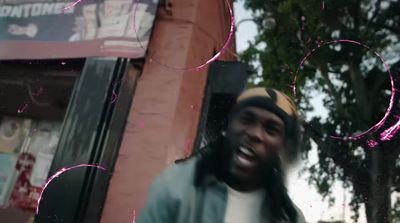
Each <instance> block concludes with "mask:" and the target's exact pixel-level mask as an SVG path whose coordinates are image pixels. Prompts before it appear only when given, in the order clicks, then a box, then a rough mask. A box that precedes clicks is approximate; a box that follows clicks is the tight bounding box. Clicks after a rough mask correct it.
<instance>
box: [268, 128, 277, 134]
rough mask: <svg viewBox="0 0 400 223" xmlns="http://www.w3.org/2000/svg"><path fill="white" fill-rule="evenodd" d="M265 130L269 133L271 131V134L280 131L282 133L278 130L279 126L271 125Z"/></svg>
mask: <svg viewBox="0 0 400 223" xmlns="http://www.w3.org/2000/svg"><path fill="white" fill-rule="evenodd" d="M265 131H266V132H268V133H270V134H279V133H280V132H279V130H278V129H277V128H271V127H269V128H268V127H267V128H265Z"/></svg>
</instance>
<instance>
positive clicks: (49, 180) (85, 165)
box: [36, 164, 107, 214]
mask: <svg viewBox="0 0 400 223" xmlns="http://www.w3.org/2000/svg"><path fill="white" fill-rule="evenodd" d="M79 167H96V168H98V169H101V170H103V171H107V169H106V168H104V167H102V166H99V165H95V164H80V165H76V166H72V167H63V168H62V169H61V170H59V171H57V172H56V173H55V174H53V175H52V176H51V177H49V179H48V180H47V181H46V183H45V184H44V186H43V188H42V191H41V192H40V196H39V199H38V202H37V206H36V214H39V206H40V201H41V200H42V196H43V192H44V191H45V190H46V188H47V186H48V185H49V184H50V183H51V181H53V180H54V179H55V178H57V177H59V176H60V175H61V174H63V173H64V172H67V171H69V170H72V169H75V168H79Z"/></svg>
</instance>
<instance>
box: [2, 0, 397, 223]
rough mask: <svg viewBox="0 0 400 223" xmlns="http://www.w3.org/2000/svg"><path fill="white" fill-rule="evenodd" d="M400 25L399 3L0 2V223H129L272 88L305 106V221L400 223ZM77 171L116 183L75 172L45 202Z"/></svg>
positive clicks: (295, 180)
mask: <svg viewBox="0 0 400 223" xmlns="http://www.w3.org/2000/svg"><path fill="white" fill-rule="evenodd" d="M399 11H400V2H399V1H394V0H357V1H342V0H335V1H322V0H317V1H316V0H313V1H311V0H280V1H276V0H237V1H231V0H227V1H225V0H160V1H158V0H139V1H133V0H101V1H100V0H99V1H97V0H83V1H79V2H77V3H76V4H75V3H74V1H68V0H65V1H61V0H60V1H53V0H40V1H39V0H12V1H11V0H10V1H9V0H0V24H1V26H2V27H5V28H4V29H2V30H0V102H1V103H0V219H2V220H1V221H2V222H3V221H4V222H7V223H8V222H10V223H14V222H15V223H32V222H37V223H42V222H46V223H47V222H64V223H69V222H71V223H75V222H101V223H109V222H134V220H135V218H136V216H137V215H138V214H139V213H140V210H141V209H142V208H143V205H144V203H145V201H146V200H147V192H148V187H149V185H150V183H151V182H152V180H153V179H154V177H156V176H157V175H158V174H159V173H160V172H161V171H162V170H163V169H165V168H166V167H167V166H169V165H171V164H172V163H173V162H174V160H176V159H178V158H182V157H185V156H188V155H190V154H191V153H192V152H193V151H195V150H197V149H199V148H201V147H202V146H204V145H206V144H207V143H209V142H211V141H212V140H213V139H215V137H216V136H217V135H218V134H220V132H221V131H222V130H224V129H225V128H226V124H227V115H226V114H227V113H228V112H229V110H230V108H231V107H232V105H233V104H234V99H235V97H236V96H237V95H238V94H239V93H240V92H241V91H243V90H244V89H246V88H249V87H254V86H262V87H273V88H276V89H279V90H281V91H283V92H285V93H287V94H288V95H289V96H291V97H292V98H293V99H294V100H295V101H296V104H297V106H298V110H299V113H300V116H301V122H302V126H303V129H302V131H303V142H302V145H301V150H302V153H301V159H300V160H299V162H298V163H297V164H296V165H295V166H293V167H291V169H289V171H288V176H287V177H288V179H287V187H288V190H289V194H290V196H291V197H292V198H293V200H294V202H295V204H296V205H297V206H298V207H299V208H300V209H301V210H302V211H303V213H304V215H305V218H306V220H307V222H309V223H345V222H346V223H353V222H360V223H395V222H400V194H399V193H398V192H400V187H399V186H400V182H399V181H400V160H399V153H400V148H399V130H400V114H399V93H398V89H400V88H399V87H400V85H399V71H400V57H399V55H400V43H399V41H398V38H399V35H400V14H399V13H398V12H399ZM233 18H234V21H233V20H232V19H233ZM233 25H234V26H233ZM79 164H96V165H101V166H103V167H105V168H106V169H107V170H106V171H102V170H100V169H99V168H96V167H92V168H91V167H78V168H74V169H72V170H69V171H66V172H64V173H62V175H60V176H59V177H57V178H55V179H54V180H53V181H52V182H51V183H50V184H49V185H48V187H46V188H45V190H44V186H45V183H46V180H47V179H48V178H49V177H50V176H52V175H54V174H55V173H57V171H59V170H61V169H62V168H65V167H74V166H76V165H79ZM40 195H42V200H41V202H40V204H38V201H39V197H40ZM37 208H38V209H37ZM36 211H38V213H36ZM3 219H4V220H3Z"/></svg>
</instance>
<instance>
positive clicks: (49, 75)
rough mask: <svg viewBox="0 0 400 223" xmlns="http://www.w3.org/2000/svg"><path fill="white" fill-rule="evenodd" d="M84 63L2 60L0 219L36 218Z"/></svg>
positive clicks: (20, 219) (0, 94)
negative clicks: (40, 198) (39, 198)
mask: <svg viewBox="0 0 400 223" xmlns="http://www.w3.org/2000/svg"><path fill="white" fill-rule="evenodd" d="M84 63H85V60H83V59H75V60H35V61H0V102H1V103H0V219H1V222H20V223H28V222H29V223H30V222H33V219H34V214H35V209H36V204H37V200H38V197H39V194H40V191H41V188H42V187H43V185H44V183H45V181H46V179H47V178H48V174H49V169H50V166H51V164H52V161H53V158H54V154H55V153H56V149H57V146H58V141H59V136H60V131H61V127H62V123H63V119H64V116H65V113H66V110H67V107H68V104H69V101H70V97H71V94H72V91H73V89H74V85H75V83H76V81H77V79H78V77H79V75H80V73H81V72H82V68H83V65H84Z"/></svg>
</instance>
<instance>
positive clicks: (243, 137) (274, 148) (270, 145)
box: [226, 107, 285, 183]
mask: <svg viewBox="0 0 400 223" xmlns="http://www.w3.org/2000/svg"><path fill="white" fill-rule="evenodd" d="M227 134H228V135H227V137H228V141H229V143H228V144H229V147H228V148H227V150H228V151H227V153H226V154H227V158H228V160H227V165H228V174H229V175H230V177H232V178H234V179H235V180H239V181H241V182H242V183H246V182H254V181H255V180H257V179H259V178H260V175H262V174H264V173H265V171H266V170H265V169H266V166H267V164H268V162H269V160H270V159H271V158H272V157H273V156H276V155H277V154H278V153H279V151H280V150H281V149H282V148H283V147H284V139H285V124H284V122H283V120H282V119H281V118H279V116H277V115H276V114H274V113H272V112H270V111H267V110H264V109H261V108H257V107H246V108H244V109H242V110H241V111H240V113H239V114H237V115H236V117H234V118H233V120H232V123H230V125H229V128H228V132H227Z"/></svg>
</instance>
